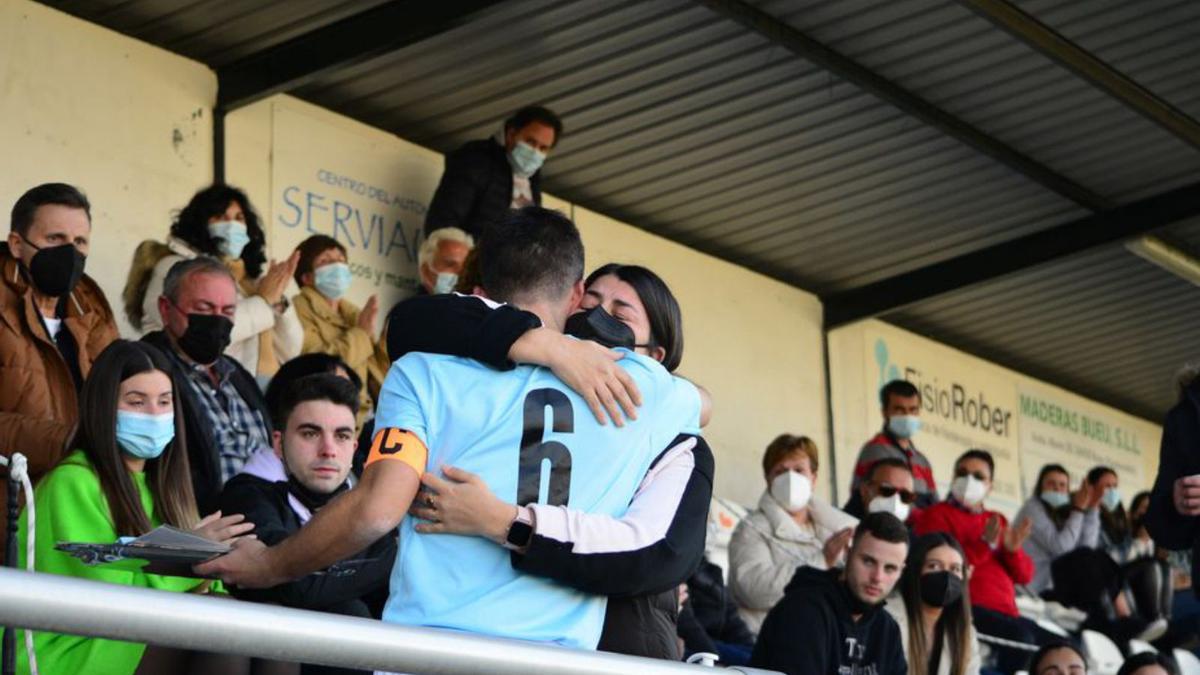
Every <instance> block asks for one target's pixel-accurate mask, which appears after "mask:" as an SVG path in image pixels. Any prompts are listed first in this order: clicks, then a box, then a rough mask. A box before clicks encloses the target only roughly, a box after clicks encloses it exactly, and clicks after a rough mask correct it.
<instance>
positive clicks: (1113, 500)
mask: <svg viewBox="0 0 1200 675" xmlns="http://www.w3.org/2000/svg"><path fill="white" fill-rule="evenodd" d="M1100 503H1101V504H1103V505H1104V510H1105V511H1115V510H1116V508H1117V507H1118V506H1120V505H1121V491H1120V490H1118V489H1117V488H1115V487H1110V488H1108V489H1107V490H1105V491H1104V497H1102V498H1101V500H1100Z"/></svg>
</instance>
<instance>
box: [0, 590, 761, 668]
mask: <svg viewBox="0 0 1200 675" xmlns="http://www.w3.org/2000/svg"><path fill="white" fill-rule="evenodd" d="M0 625H7V626H17V627H20V628H32V629H34V630H45V631H53V632H57V633H70V634H74V635H90V636H96V637H105V638H111V639H115V640H126V641H130V642H144V643H147V644H153V645H161V646H167V647H178V648H182V649H194V650H204V651H209V652H220V653H224V654H237V655H241V656H255V657H261V658H267V659H275V660H280V661H291V662H297V661H298V662H304V663H316V664H322V665H328V666H341V667H344V668H362V669H365V670H372V669H374V670H383V671H395V672H402V673H421V674H423V675H424V674H430V675H440V674H446V675H452V674H458V673H481V672H486V673H493V674H495V675H530V674H532V675H540V674H543V673H545V674H550V673H556V674H559V673H571V674H575V673H578V674H580V675H584V674H587V675H618V674H619V675H626V674H627V673H638V674H639V675H672V674H676V675H678V674H681V673H691V674H692V675H697V670H696V669H697V668H700V666H691V665H687V664H683V663H676V662H671V661H660V660H655V659H644V658H638V657H633V656H621V655H617V654H606V653H603V652H592V651H582V650H576V649H565V648H561V647H553V646H546V645H538V644H534V643H530V642H522V641H519V640H506V639H501V638H494V637H485V636H481V635H475V634H469V633H459V632H454V631H447V630H436V629H432V628H413V627H408V626H397V625H394V624H386V623H383V622H381V621H374V620H370V619H362V618H356V617H348V616H338V615H335V614H325V613H322V612H312V611H306V610H300V609H290V608H286V607H279V606H276V605H263V604H257V603H251V602H242V601H238V600H233V599H229V598H220V597H211V596H202V595H192V594H188V593H172V592H168V591H157V590H150V589H145V588H132V587H129V586H120V585H116V584H106V583H101V582H96V581H89V580H85V579H76V578H72V577H63V576H57V575H52V574H35V573H32V572H22V571H18V570H13V569H4V568H0ZM740 670H742V671H743V672H746V673H753V672H757V673H766V672H767V671H761V670H754V669H748V668H743V669H740ZM701 672H703V671H701Z"/></svg>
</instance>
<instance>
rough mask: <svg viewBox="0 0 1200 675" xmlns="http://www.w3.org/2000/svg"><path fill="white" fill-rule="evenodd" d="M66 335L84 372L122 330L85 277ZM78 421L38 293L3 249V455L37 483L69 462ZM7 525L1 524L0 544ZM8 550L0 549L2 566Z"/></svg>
mask: <svg viewBox="0 0 1200 675" xmlns="http://www.w3.org/2000/svg"><path fill="white" fill-rule="evenodd" d="M63 329H64V330H68V331H70V332H71V335H72V336H73V337H74V338H75V343H76V344H77V345H79V370H80V372H81V373H82V374H83V375H84V377H86V376H87V374H88V371H90V370H91V368H92V361H93V360H95V358H96V356H98V355H99V354H100V352H101V351H103V350H104V348H105V347H107V346H108V345H109V343H111V342H112V341H113V340H115V339H117V337H118V335H117V324H116V323H115V322H114V321H113V313H112V309H111V308H109V306H108V301H107V300H105V299H104V292H103V291H101V290H100V287H99V286H98V285H97V284H96V282H95V281H93V280H92V278H91V277H88V276H84V277H83V279H81V280H80V281H79V284H78V285H77V286H76V287H75V290H74V291H72V292H71V295H70V297H69V298H68V300H67V303H66V317H65V319H64V321H63ZM78 420H79V397H78V395H77V394H76V392H75V382H74V381H73V379H72V377H71V372H70V370H69V369H68V368H67V363H66V361H64V360H63V357H62V355H61V354H60V353H59V351H58V347H56V346H55V344H54V342H53V341H51V339H50V337H49V336H48V335H47V334H46V329H45V328H44V327H43V324H42V322H41V320H40V319H39V318H38V310H37V307H36V306H35V305H34V302H33V290H32V289H31V288H30V286H29V284H28V282H27V281H26V277H25V275H24V274H22V272H21V270H20V265H19V263H18V261H17V260H16V259H15V258H13V256H12V255H11V254H10V253H9V252H8V247H7V246H6V245H4V244H0V454H3V455H4V456H6V457H7V456H9V455H11V454H12V453H13V452H19V453H21V454H23V455H25V457H26V458H27V459H28V460H29V474H30V477H31V478H32V479H33V480H34V481H35V482H36V481H37V480H38V479H39V478H41V477H42V475H43V474H45V473H46V472H47V471H49V470H50V469H52V468H53V467H54V465H55V464H57V463H58V461H59V460H60V459H62V458H63V456H64V455H65V454H66V451H67V446H68V444H69V443H70V442H71V440H72V437H73V436H74V435H75V426H76V423H77V422H78ZM0 477H3V480H0V513H3V512H5V511H7V508H6V507H5V506H4V505H5V504H7V499H8V494H7V486H8V480H7V477H8V473H7V471H6V470H4V469H0ZM5 521H6V518H3V517H0V542H3V541H4V539H3V536H4V532H5ZM3 556H4V549H3V547H2V546H0V561H2V560H3Z"/></svg>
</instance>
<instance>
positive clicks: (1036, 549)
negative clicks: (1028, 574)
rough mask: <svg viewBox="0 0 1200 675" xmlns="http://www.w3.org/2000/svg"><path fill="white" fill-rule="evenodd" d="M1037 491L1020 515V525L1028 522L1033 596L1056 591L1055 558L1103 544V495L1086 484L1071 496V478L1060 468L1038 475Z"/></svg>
mask: <svg viewBox="0 0 1200 675" xmlns="http://www.w3.org/2000/svg"><path fill="white" fill-rule="evenodd" d="M1035 485H1036V489H1035V492H1034V494H1032V495H1030V497H1029V500H1028V501H1026V502H1025V504H1024V505H1023V506H1021V510H1020V511H1019V512H1018V513H1017V522H1020V521H1022V520H1025V519H1026V518H1028V519H1029V522H1030V523H1031V525H1030V530H1029V538H1028V539H1026V540H1025V552H1026V553H1027V554H1029V558H1030V559H1031V560H1033V581H1030V582H1029V584H1028V587H1029V590H1031V591H1033V592H1034V593H1039V594H1040V593H1043V592H1044V591H1047V590H1049V589H1050V588H1052V587H1053V585H1054V584H1053V583H1052V581H1051V577H1050V565H1051V563H1053V562H1054V559H1055V558H1058V557H1059V556H1062V555H1065V554H1067V553H1070V552H1071V551H1074V550H1076V549H1079V548H1095V547H1096V544H1097V543H1098V542H1099V541H1100V509H1099V508H1098V507H1099V505H1100V498H1101V496H1103V495H1102V493H1101V492H1100V491H1098V490H1096V489H1094V488H1093V487H1092V486H1091V484H1090V483H1088V482H1087V481H1083V482H1082V483H1081V484H1080V486H1079V488H1078V489H1077V490H1075V491H1074V492H1072V491H1071V490H1070V486H1071V475H1070V474H1068V473H1067V470H1066V469H1065V468H1063V467H1062V466H1061V465H1059V464H1047V465H1046V466H1043V467H1042V470H1041V471H1039V472H1038V477H1037V483H1036V484H1035Z"/></svg>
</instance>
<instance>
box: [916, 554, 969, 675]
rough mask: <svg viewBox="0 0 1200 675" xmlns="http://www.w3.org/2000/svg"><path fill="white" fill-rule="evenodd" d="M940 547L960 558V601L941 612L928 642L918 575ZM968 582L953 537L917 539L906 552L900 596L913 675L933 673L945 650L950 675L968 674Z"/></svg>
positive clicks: (965, 565)
mask: <svg viewBox="0 0 1200 675" xmlns="http://www.w3.org/2000/svg"><path fill="white" fill-rule="evenodd" d="M942 546H949V547H950V548H952V549H954V550H955V551H957V552H958V555H960V556H961V557H962V560H963V584H962V597H961V598H959V599H958V600H957V601H956V602H955V603H954V604H952V605H947V606H946V607H943V608H942V615H941V616H940V617H938V620H937V624H936V625H935V626H934V634H933V636H932V637H933V639H932V640H930V636H928V635H926V634H925V619H924V617H923V615H922V613H921V572H922V571H923V570H924V567H925V558H926V557H927V556H928V555H929V552H930V551H932V550H934V549H936V548H941V547H942ZM967 581H968V579H967V555H966V553H964V552H963V549H962V546H960V545H959V543H958V540H957V539H955V538H954V536H953V535H950V534H948V533H946V532H931V533H929V534H926V535H924V536H921V537H919V538H918V539H917V541H916V542H915V543H914V544H913V546H912V549H911V550H910V551H909V552H908V562H907V564H905V566H904V574H903V575H902V576H901V577H900V595H901V597H903V598H904V611H905V613H906V614H907V615H908V636H907V639H908V654H909V667H910V668H912V671H913V672H914V673H919V672H929V673H936V672H937V669H938V661H940V660H941V654H942V650H943V649H947V648H948V649H949V650H950V673H951V675H965V673H966V672H967V663H968V662H969V661H970V660H971V594H970V592H969V591H968V590H967V586H968V583H967ZM924 664H927V665H924Z"/></svg>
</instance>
